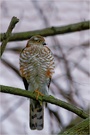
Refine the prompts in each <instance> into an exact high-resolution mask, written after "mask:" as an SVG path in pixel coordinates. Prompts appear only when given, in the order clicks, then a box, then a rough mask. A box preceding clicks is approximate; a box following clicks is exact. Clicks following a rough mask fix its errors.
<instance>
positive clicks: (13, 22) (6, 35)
mask: <svg viewBox="0 0 90 135" xmlns="http://www.w3.org/2000/svg"><path fill="white" fill-rule="evenodd" d="M18 21H19V19H18V18H17V17H12V19H11V22H10V24H9V27H8V29H7V32H6V33H4V34H3V39H2V44H1V46H0V57H1V56H2V54H3V52H4V50H5V48H6V45H7V42H8V41H9V39H10V35H11V32H12V30H13V28H14V27H15V25H16V23H18Z"/></svg>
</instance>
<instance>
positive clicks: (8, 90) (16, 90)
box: [0, 85, 88, 119]
mask: <svg viewBox="0 0 90 135" xmlns="http://www.w3.org/2000/svg"><path fill="white" fill-rule="evenodd" d="M0 91H1V92H3V93H8V94H14V95H18V96H24V97H28V98H32V99H34V100H36V94H35V93H33V92H30V91H26V90H23V89H19V88H14V87H9V86H4V85H0ZM38 100H40V101H42V102H48V103H51V104H55V105H57V106H60V107H63V108H64V109H67V110H68V111H71V112H73V113H75V114H77V115H78V116H80V117H81V118H84V119H85V118H87V117H88V114H87V113H86V112H84V111H83V110H82V109H80V108H77V107H75V106H74V105H71V104H69V103H66V102H64V101H61V100H59V99H56V98H54V97H53V96H45V95H44V96H39V97H38Z"/></svg>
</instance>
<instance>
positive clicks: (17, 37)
mask: <svg viewBox="0 0 90 135" xmlns="http://www.w3.org/2000/svg"><path fill="white" fill-rule="evenodd" d="M89 24H90V21H84V22H79V23H75V24H70V25H66V26H58V27H54V26H53V27H49V28H45V29H42V30H35V31H27V32H20V33H12V34H11V37H10V39H9V41H21V40H27V39H29V38H30V37H31V36H32V35H37V34H39V35H42V36H53V35H58V34H66V33H71V32H77V31H82V30H87V29H90V27H89ZM4 38H5V37H4V33H1V34H0V39H1V41H2V40H4Z"/></svg>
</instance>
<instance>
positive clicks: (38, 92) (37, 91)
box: [34, 89, 44, 100]
mask: <svg viewBox="0 0 90 135" xmlns="http://www.w3.org/2000/svg"><path fill="white" fill-rule="evenodd" d="M34 92H35V93H37V96H36V100H38V97H39V95H40V96H44V94H42V93H41V92H40V91H39V90H38V89H36V90H35V91H34Z"/></svg>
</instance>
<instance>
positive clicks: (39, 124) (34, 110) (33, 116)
mask: <svg viewBox="0 0 90 135" xmlns="http://www.w3.org/2000/svg"><path fill="white" fill-rule="evenodd" d="M43 117H44V107H43V104H42V105H41V104H40V103H39V102H38V101H35V100H32V101H31V103H30V117H29V124H30V128H31V129H32V130H35V129H37V130H42V129H43V119H44V118H43Z"/></svg>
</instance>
